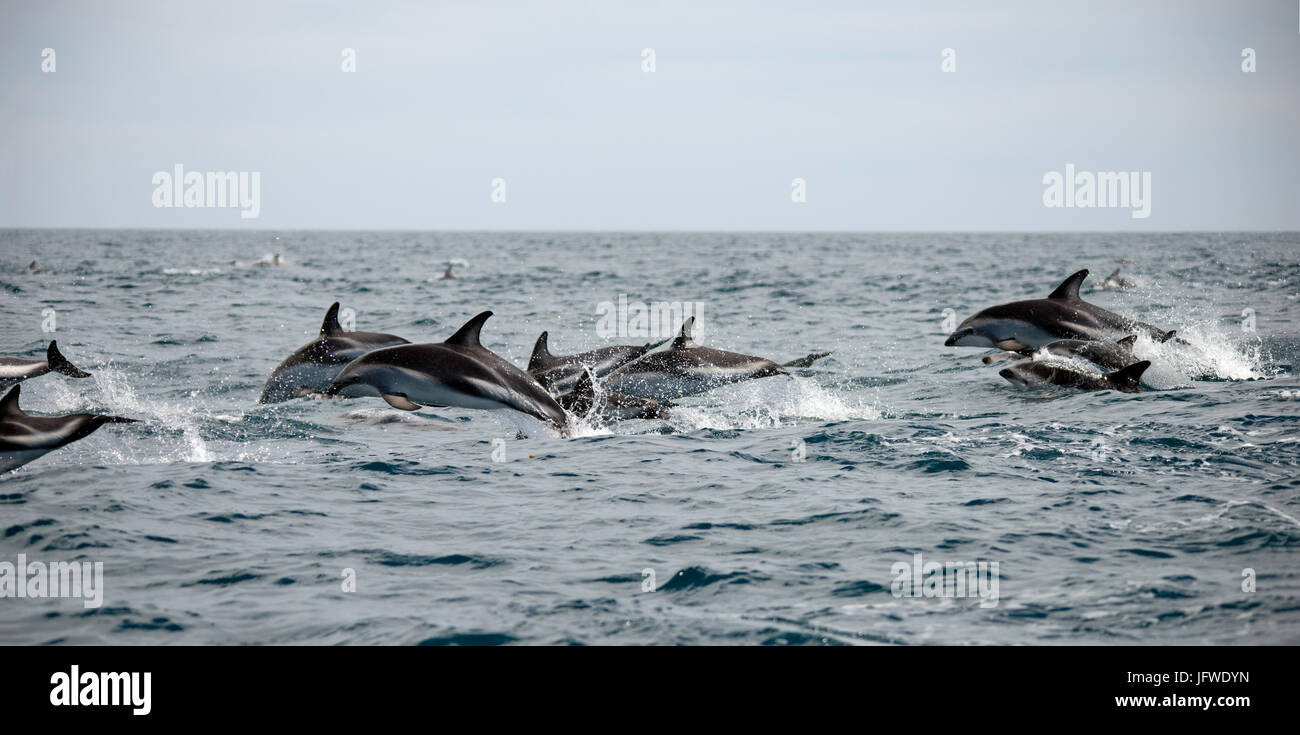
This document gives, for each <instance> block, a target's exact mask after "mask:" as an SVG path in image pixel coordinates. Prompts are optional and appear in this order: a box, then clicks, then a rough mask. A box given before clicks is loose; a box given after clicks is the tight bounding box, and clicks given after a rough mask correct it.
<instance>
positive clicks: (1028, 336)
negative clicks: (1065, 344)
mask: <svg viewBox="0 0 1300 735" xmlns="http://www.w3.org/2000/svg"><path fill="white" fill-rule="evenodd" d="M1087 277H1088V271H1087V269H1084V270H1081V271H1079V272H1078V273H1075V274H1074V275H1072V276H1070V277H1069V278H1067V279H1065V281H1063V282H1062V283H1061V285H1060V286H1057V287H1056V290H1055V291H1053V292H1052V293H1051V294H1050V295H1049V296H1048V297H1047V298H1045V299H1030V300H1028V301H1013V302H1011V303H1009V304H999V305H997V306H990V307H989V308H987V309H984V310H983V311H981V312H979V313H977V314H975V315H974V316H971V317H968V318H967V319H966V320H965V321H963V322H962V323H961V324H959V325H957V329H956V330H955V331H954V332H953V333H952V334H950V335H948V339H947V340H946V341H945V342H944V344H945V345H946V346H948V347H953V346H957V347H997V348H1000V349H1003V350H1009V351H1012V352H1018V351H1020V350H1024V349H1027V348H1031V347H1042V346H1044V345H1046V344H1048V343H1049V342H1055V341H1056V340H1060V339H1082V340H1118V339H1121V338H1123V337H1125V336H1127V335H1130V334H1133V333H1134V332H1138V333H1142V334H1146V335H1148V336H1150V337H1151V339H1153V340H1155V341H1157V342H1164V341H1166V340H1169V339H1171V338H1173V336H1174V333H1173V332H1166V331H1165V330H1163V329H1160V328H1159V327H1156V326H1154V325H1151V324H1147V323H1146V322H1140V321H1138V320H1136V319H1131V318H1129V317H1126V316H1121V315H1119V314H1116V313H1114V312H1111V311H1107V310H1105V309H1103V308H1101V307H1100V306H1096V305H1095V304H1090V303H1088V302H1086V301H1084V300H1083V299H1081V298H1080V297H1079V286H1080V285H1082V284H1083V281H1084V279H1086V278H1087Z"/></svg>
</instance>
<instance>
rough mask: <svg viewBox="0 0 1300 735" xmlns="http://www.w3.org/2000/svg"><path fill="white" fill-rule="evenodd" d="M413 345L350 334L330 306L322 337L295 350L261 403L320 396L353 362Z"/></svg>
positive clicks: (391, 338)
mask: <svg viewBox="0 0 1300 735" xmlns="http://www.w3.org/2000/svg"><path fill="white" fill-rule="evenodd" d="M405 344H410V342H408V341H407V340H405V339H402V338H401V337H398V336H397V335H395V334H380V333H378V332H349V331H346V330H344V329H343V326H342V325H341V324H339V302H337V301H335V302H334V303H332V304H330V308H329V310H327V311H326V312H325V321H323V322H321V325H320V335H319V336H318V337H317V338H316V339H315V340H313V341H311V342H308V343H307V344H305V345H303V346H302V347H299V348H298V349H297V350H294V352H293V354H292V355H289V356H288V357H286V358H285V359H284V362H282V363H280V364H279V365H278V366H277V367H276V368H275V372H273V373H271V377H270V378H269V379H268V380H267V381H266V387H265V388H263V389H262V397H261V398H259V399H258V400H257V402H258V403H278V402H279V401H287V400H289V399H290V398H297V397H298V396H301V395H305V394H308V393H319V392H321V391H324V390H325V389H326V388H328V387H329V384H330V382H331V381H333V380H334V378H335V377H336V376H337V375H338V374H339V372H340V371H342V370H343V368H344V367H345V366H346V365H347V364H348V363H349V362H352V361H353V360H355V359H357V358H358V357H361V356H362V355H364V354H366V353H367V352H370V351H371V350H376V349H379V348H380V347H392V346H394V345H405Z"/></svg>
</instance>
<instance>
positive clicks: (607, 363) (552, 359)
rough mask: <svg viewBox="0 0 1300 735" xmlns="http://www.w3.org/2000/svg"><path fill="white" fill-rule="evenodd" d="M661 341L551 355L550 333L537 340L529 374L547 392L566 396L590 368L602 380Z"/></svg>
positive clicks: (530, 360)
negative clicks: (548, 336) (548, 338)
mask: <svg viewBox="0 0 1300 735" xmlns="http://www.w3.org/2000/svg"><path fill="white" fill-rule="evenodd" d="M667 341H668V340H666V339H665V340H662V341H660V342H655V343H653V344H646V345H611V346H609V347H600V348H598V349H594V350H590V351H588V352H580V353H578V354H576V355H552V354H551V350H550V347H549V346H548V344H547V333H546V332H542V335H541V336H540V337H538V338H537V344H535V345H533V356H532V357H531V358H529V359H528V374H529V375H531V376H533V377H534V378H536V379H537V382H539V383H541V384H542V385H543V386H544V387H545V388H546V389H547V390H550V391H554V392H556V393H567V392H569V391H571V390H573V388H574V386H576V385H577V383H578V379H579V378H580V377H582V371H583V368H591V370H592V372H594V373H595V375H596V377H597V378H603V377H605V376H606V375H609V374H610V373H612V372H614V371H615V370H617V369H619V368H620V367H622V366H624V365H626V364H628V363H629V362H632V361H633V360H636V359H638V358H640V357H641V356H643V355H645V354H646V353H647V352H649V351H650V350H653V349H654V348H656V347H658V346H660V345H662V344H663V343H664V342H667Z"/></svg>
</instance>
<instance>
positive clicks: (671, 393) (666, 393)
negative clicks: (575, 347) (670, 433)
mask: <svg viewBox="0 0 1300 735" xmlns="http://www.w3.org/2000/svg"><path fill="white" fill-rule="evenodd" d="M694 326H695V317H691V318H689V319H687V320H686V321H685V322H684V323H683V324H682V329H681V332H680V333H679V334H678V335H677V338H676V339H674V340H673V344H672V346H671V347H670V348H669V349H667V350H663V351H662V352H653V353H650V354H649V355H646V356H645V357H642V358H641V359H639V360H636V361H634V362H630V363H628V364H626V365H624V366H622V367H620V368H618V369H617V370H615V371H614V372H612V373H610V374H609V375H607V376H606V378H605V387H606V389H607V390H610V391H612V392H614V393H622V394H625V395H629V396H635V397H637V398H654V399H656V400H660V401H665V400H673V399H675V398H684V397H686V396H689V395H694V394H696V393H703V392H705V391H708V390H712V389H713V388H717V387H718V386H721V385H726V384H728V383H739V382H741V381H743V380H753V379H755V378H766V377H768V376H772V375H789V374H790V371H788V370H786V369H785V368H786V367H787V366H783V365H778V364H776V363H775V362H772V361H771V360H769V359H767V358H765V357H755V356H753V355H742V354H740V353H739V352H727V351H726V350H715V349H712V348H709V347H701V346H700V345H698V344H696V343H695V341H694V340H693V339H691V330H692V329H693V328H694ZM825 354H829V353H825ZM825 354H823V355H822V356H823V357H824V356H825ZM816 359H817V353H814V354H813V355H809V356H808V357H803V358H800V359H798V360H792V361H791V363H790V365H788V366H789V367H807V365H810V364H812V361H813V360H816Z"/></svg>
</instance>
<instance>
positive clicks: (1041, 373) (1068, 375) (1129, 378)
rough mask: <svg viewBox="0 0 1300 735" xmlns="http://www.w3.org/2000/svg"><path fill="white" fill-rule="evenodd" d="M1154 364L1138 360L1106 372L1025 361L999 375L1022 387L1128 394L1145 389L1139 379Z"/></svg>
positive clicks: (1007, 368) (1001, 371) (1003, 370)
mask: <svg viewBox="0 0 1300 735" xmlns="http://www.w3.org/2000/svg"><path fill="white" fill-rule="evenodd" d="M1149 367H1151V362H1150V361H1149V360H1143V361H1141V362H1135V363H1133V364H1132V365H1129V366H1128V367H1126V368H1122V369H1120V370H1116V371H1114V372H1109V373H1105V374H1094V373H1089V372H1085V371H1083V370H1078V369H1075V368H1071V367H1067V366H1064V365H1059V364H1052V363H1047V362H1038V361H1034V360H1025V361H1024V362H1018V363H1016V364H1014V365H1012V366H1010V367H1006V368H1003V369H1002V370H999V371H998V375H1001V376H1002V377H1004V378H1006V379H1007V380H1009V381H1011V383H1012V384H1014V385H1018V386H1021V387H1025V386H1030V385H1042V384H1045V383H1050V384H1052V385H1061V386H1065V387H1068V388H1080V389H1082V390H1118V391H1122V392H1124V393H1139V392H1141V391H1142V388H1141V386H1140V385H1138V381H1139V380H1140V379H1141V378H1142V373H1143V372H1145V371H1146V369H1147V368H1149Z"/></svg>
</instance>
